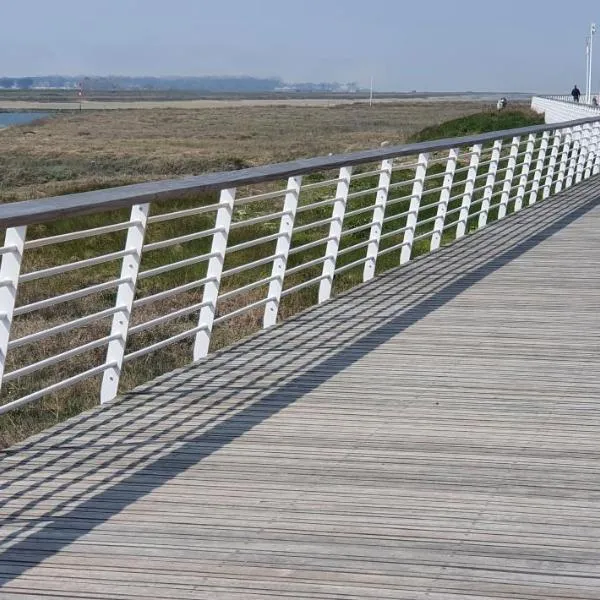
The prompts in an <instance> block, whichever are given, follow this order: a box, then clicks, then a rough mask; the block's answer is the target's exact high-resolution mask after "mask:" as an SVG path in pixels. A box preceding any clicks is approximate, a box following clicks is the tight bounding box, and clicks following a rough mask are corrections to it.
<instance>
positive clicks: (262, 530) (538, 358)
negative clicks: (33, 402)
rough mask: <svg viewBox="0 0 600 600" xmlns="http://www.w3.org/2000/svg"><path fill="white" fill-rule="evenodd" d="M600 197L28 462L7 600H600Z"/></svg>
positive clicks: (415, 276) (14, 459)
mask: <svg viewBox="0 0 600 600" xmlns="http://www.w3.org/2000/svg"><path fill="white" fill-rule="evenodd" d="M599 232H600V185H599V180H598V178H595V179H593V180H591V181H589V182H587V183H584V184H582V185H580V186H578V187H577V188H576V189H575V190H572V191H569V192H567V193H565V194H563V195H561V196H559V197H557V198H556V199H554V200H551V201H546V202H544V203H541V204H538V205H536V206H535V207H533V208H531V209H528V210H526V211H523V212H522V213H521V214H520V215H517V216H512V217H511V218H509V219H507V220H505V221H504V222H502V223H499V224H494V225H492V226H490V227H488V228H487V229H486V230H484V231H483V232H482V233H480V234H476V235H474V236H472V237H469V238H466V239H464V240H463V241H461V242H460V243H458V244H455V245H453V246H451V247H449V248H445V249H443V250H441V251H440V252H437V253H435V254H434V255H431V256H429V257H426V258H424V259H421V260H417V261H415V262H413V263H412V264H410V265H408V266H407V267H405V268H402V269H399V270H397V271H395V272H393V273H390V274H388V275H386V276H384V277H381V278H379V279H378V280H376V281H375V282H373V283H371V284H369V285H367V286H363V287H361V288H359V289H357V290H354V291H353V292H351V293H349V294H346V295H344V296H341V297H339V298H337V299H336V300H334V301H332V302H330V303H327V304H325V305H323V306H321V307H318V308H316V309H313V310H310V311H308V312H305V313H303V314H301V315H300V316H298V317H297V318H295V319H292V320H290V321H288V322H286V323H284V324H283V325H281V326H279V327H277V328H275V329H272V330H270V331H268V332H265V333H262V334H259V335H257V336H255V337H253V338H251V339H249V340H247V341H245V342H243V343H241V344H239V345H237V346H235V347H233V348H231V349H229V350H226V351H224V352H220V353H217V354H215V355H213V356H211V357H209V358H208V359H207V360H205V361H203V362H202V363H200V364H197V365H194V366H192V367H190V368H186V369H182V370H180V371H178V372H176V373H173V374H170V375H168V376H165V377H162V378H160V379H159V380H157V381H155V382H152V383H150V384H147V385H145V386H142V387H140V388H138V389H137V390H136V391H135V392H134V393H132V394H129V395H128V396H127V397H125V398H123V399H122V400H120V401H118V402H116V403H114V404H112V405H111V406H108V407H105V408H103V409H98V410H95V411H91V412H89V413H86V414H84V415H81V416H79V417H76V418H74V419H72V420H70V421H68V422H66V423H64V424H61V425H59V426H57V427H55V428H53V429H51V430H49V431H46V432H44V433H42V434H40V435H38V436H36V437H35V438H32V439H31V440H29V441H27V442H25V443H23V444H20V445H19V446H16V447H14V448H12V449H11V450H9V451H6V452H4V453H3V455H2V459H1V462H0V498H1V499H2V505H1V508H0V519H1V526H0V585H2V587H1V588H0V597H1V598H2V599H3V600H4V599H6V600H12V599H17V598H18V599H21V600H22V599H23V598H46V597H47V598H57V597H58V598H106V599H108V598H110V599H118V598H123V599H130V598H182V599H183V598H189V599H192V598H193V599H198V598H210V599H220V598H223V599H225V598H227V599H230V598H231V599H242V598H244V599H245V598H250V599H251V598H319V599H333V598H336V599H338V598H348V599H358V598H398V599H404V598H406V599H409V598H410V599H424V598H427V599H428V600H442V599H443V600H451V599H455V600H457V599H459V598H469V599H471V600H479V599H483V598H494V599H499V598H503V599H508V598H510V599H513V600H514V599H524V598H528V599H530V598H534V599H539V600H547V599H553V598H554V599H558V598H569V599H590V600H592V599H594V600H597V599H598V598H600V541H599V540H600V460H599V459H600V314H599V306H600V269H599V260H600V233H599Z"/></svg>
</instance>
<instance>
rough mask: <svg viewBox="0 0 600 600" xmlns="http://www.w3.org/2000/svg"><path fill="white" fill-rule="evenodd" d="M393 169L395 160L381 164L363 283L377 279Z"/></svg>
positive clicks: (387, 160) (388, 160)
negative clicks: (380, 242) (378, 259)
mask: <svg viewBox="0 0 600 600" xmlns="http://www.w3.org/2000/svg"><path fill="white" fill-rule="evenodd" d="M393 168H394V161H393V160H391V159H385V160H384V161H382V162H381V167H380V171H381V173H380V174H379V182H378V184H377V188H378V189H377V197H376V199H375V208H374V209H373V220H372V222H371V230H370V232H369V245H368V246H367V262H365V266H364V269H363V281H369V280H370V279H373V277H375V267H376V263H377V254H378V253H379V238H380V237H381V230H382V229H383V219H384V216H385V206H386V204H387V198H388V192H389V189H390V183H391V181H392V169H393Z"/></svg>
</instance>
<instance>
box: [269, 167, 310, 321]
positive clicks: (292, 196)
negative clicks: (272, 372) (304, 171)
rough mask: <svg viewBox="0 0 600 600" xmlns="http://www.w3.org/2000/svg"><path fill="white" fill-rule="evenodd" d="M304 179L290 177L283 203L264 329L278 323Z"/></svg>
mask: <svg viewBox="0 0 600 600" xmlns="http://www.w3.org/2000/svg"><path fill="white" fill-rule="evenodd" d="M301 185H302V177H301V176H300V177H290V178H289V179H288V184H287V190H286V192H285V200H284V202H283V211H284V213H285V214H283V215H282V216H281V221H280V223H279V237H278V238H277V246H276V248H275V259H274V260H273V269H272V271H271V277H273V279H272V280H271V282H270V283H269V292H268V298H269V301H268V302H267V304H266V305H265V314H264V317H263V327H265V328H266V327H271V326H272V325H275V323H277V313H278V312H279V303H280V301H281V292H282V290H283V281H284V278H285V268H286V265H287V259H288V255H289V252H290V245H291V243H292V235H293V231H294V221H295V219H296V210H297V209H298V199H299V198H300V187H301Z"/></svg>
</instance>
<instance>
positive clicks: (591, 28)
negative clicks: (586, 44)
mask: <svg viewBox="0 0 600 600" xmlns="http://www.w3.org/2000/svg"><path fill="white" fill-rule="evenodd" d="M595 33H596V23H592V24H591V26H590V61H589V62H590V67H589V73H588V98H587V102H588V104H591V102H592V59H593V57H594V34H595Z"/></svg>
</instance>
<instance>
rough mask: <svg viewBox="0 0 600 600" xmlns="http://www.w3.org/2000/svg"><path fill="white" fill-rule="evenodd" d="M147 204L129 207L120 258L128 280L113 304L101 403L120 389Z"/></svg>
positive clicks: (122, 273) (119, 290) (140, 257)
mask: <svg viewBox="0 0 600 600" xmlns="http://www.w3.org/2000/svg"><path fill="white" fill-rule="evenodd" d="M149 209H150V205H149V204H135V205H134V206H132V207H131V216H130V217H129V222H130V223H131V227H129V229H128V231H127V238H126V240H125V250H127V251H129V252H130V253H129V254H127V255H125V256H124V257H123V261H122V262H121V279H127V280H128V281H126V282H124V283H121V284H120V285H119V287H118V289H117V299H116V304H115V306H116V308H117V309H120V310H119V312H116V313H115V314H114V315H113V321H112V326H111V329H110V335H111V337H112V336H118V337H117V338H116V339H111V341H110V342H109V343H108V349H107V351H106V365H110V366H109V367H108V368H107V369H106V371H104V374H103V375H102V386H101V388H100V403H101V404H104V403H105V402H109V401H110V400H112V399H113V398H114V397H115V396H116V395H117V392H118V391H119V379H120V378H121V370H122V368H123V357H124V356H125V346H126V345H127V333H128V332H129V323H130V321H131V311H132V309H133V301H134V299H135V288H136V282H137V276H138V273H139V270H140V263H141V262H142V248H143V247H144V237H145V235H146V227H147V224H148V212H149Z"/></svg>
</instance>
